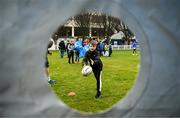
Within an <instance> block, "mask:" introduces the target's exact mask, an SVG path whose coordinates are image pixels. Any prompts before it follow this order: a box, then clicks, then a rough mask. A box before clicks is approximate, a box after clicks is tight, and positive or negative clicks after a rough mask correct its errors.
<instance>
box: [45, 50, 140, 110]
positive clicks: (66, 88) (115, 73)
mask: <svg viewBox="0 0 180 118" xmlns="http://www.w3.org/2000/svg"><path fill="white" fill-rule="evenodd" d="M138 53H139V52H138ZM48 58H49V62H50V75H51V78H52V79H54V80H56V81H57V83H56V84H55V85H51V88H52V90H54V92H55V93H56V95H57V96H58V97H59V98H60V99H61V100H62V101H63V102H64V103H66V104H67V105H68V106H69V107H72V108H73V109H76V110H78V111H81V112H101V111H104V110H107V109H108V108H110V107H112V106H113V105H114V104H116V103H117V102H118V101H119V100H121V99H122V98H123V97H124V96H125V95H126V94H127V93H128V91H129V90H130V89H131V87H132V86H133V84H134V83H135V79H136V76H137V73H138V65H139V62H140V56H139V54H138V55H134V56H133V55H132V51H131V50H129V51H128V50H126V51H113V54H112V56H111V57H101V60H102V62H103V65H104V68H103V73H102V97H101V98H100V99H95V98H94V96H95V94H96V81H95V78H94V76H93V74H91V75H90V76H88V77H83V76H82V75H81V68H82V67H81V66H82V64H81V61H82V59H81V60H80V63H76V64H68V63H67V59H68V58H67V56H66V55H65V57H64V58H63V59H61V58H60V56H59V52H58V51H54V52H53V54H52V55H50V56H49V57H48ZM71 91H74V92H75V93H76V96H73V97H68V95H67V94H68V93H69V92H71Z"/></svg>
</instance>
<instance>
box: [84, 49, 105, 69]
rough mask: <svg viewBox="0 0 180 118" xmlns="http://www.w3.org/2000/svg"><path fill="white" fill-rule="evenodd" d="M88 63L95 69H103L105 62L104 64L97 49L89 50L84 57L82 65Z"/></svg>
mask: <svg viewBox="0 0 180 118" xmlns="http://www.w3.org/2000/svg"><path fill="white" fill-rule="evenodd" d="M91 60H92V61H93V62H94V63H93V64H92V61H91ZM88 63H89V64H90V66H91V67H92V68H93V69H100V70H102V67H103V64H102V61H101V59H100V54H99V52H98V51H97V50H95V51H93V52H92V51H90V50H88V51H87V52H86V54H85V56H84V59H83V62H82V66H84V65H88Z"/></svg>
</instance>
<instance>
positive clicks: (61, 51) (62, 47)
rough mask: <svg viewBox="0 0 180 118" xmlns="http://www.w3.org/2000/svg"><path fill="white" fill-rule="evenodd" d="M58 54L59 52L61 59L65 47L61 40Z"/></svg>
mask: <svg viewBox="0 0 180 118" xmlns="http://www.w3.org/2000/svg"><path fill="white" fill-rule="evenodd" d="M58 48H59V52H60V56H61V58H63V57H64V52H65V51H66V46H65V43H64V39H62V40H61V41H60V42H59V47H58Z"/></svg>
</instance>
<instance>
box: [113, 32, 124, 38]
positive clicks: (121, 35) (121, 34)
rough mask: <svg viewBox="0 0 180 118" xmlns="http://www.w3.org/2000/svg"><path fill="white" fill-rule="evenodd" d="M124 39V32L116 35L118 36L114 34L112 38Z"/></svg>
mask: <svg viewBox="0 0 180 118" xmlns="http://www.w3.org/2000/svg"><path fill="white" fill-rule="evenodd" d="M122 37H124V33H123V32H122V31H120V32H118V33H116V34H113V35H112V36H111V39H122Z"/></svg>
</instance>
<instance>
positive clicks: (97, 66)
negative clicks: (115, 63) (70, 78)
mask: <svg viewBox="0 0 180 118" xmlns="http://www.w3.org/2000/svg"><path fill="white" fill-rule="evenodd" d="M102 68H103V64H102V62H101V61H95V62H94V64H93V65H92V70H93V73H94V76H95V79H96V90H97V92H101V88H102V81H101V75H102Z"/></svg>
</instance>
